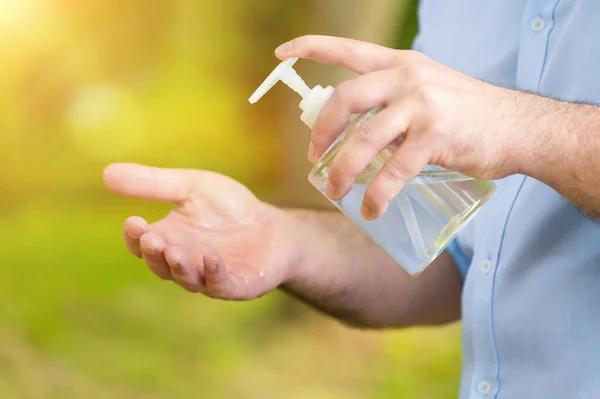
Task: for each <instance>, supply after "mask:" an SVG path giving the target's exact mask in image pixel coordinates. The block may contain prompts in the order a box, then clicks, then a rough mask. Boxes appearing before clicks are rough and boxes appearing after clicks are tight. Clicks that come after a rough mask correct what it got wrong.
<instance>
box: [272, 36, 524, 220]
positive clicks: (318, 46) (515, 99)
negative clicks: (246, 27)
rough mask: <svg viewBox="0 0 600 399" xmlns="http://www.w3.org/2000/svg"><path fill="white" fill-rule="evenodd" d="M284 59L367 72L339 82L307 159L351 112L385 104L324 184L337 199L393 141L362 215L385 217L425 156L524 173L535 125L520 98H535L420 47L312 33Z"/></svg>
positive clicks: (491, 172)
mask: <svg viewBox="0 0 600 399" xmlns="http://www.w3.org/2000/svg"><path fill="white" fill-rule="evenodd" d="M276 55H277V57H278V58H280V59H288V58H292V57H300V58H309V59H312V60H315V61H318V62H322V63H327V64H332V65H337V66H341V67H344V68H346V69H348V70H350V71H353V72H356V73H358V74H361V76H358V77H357V78H355V79H352V80H349V81H347V82H344V83H342V84H341V85H339V86H338V87H337V88H336V89H335V91H334V92H333V95H332V96H331V98H330V99H329V100H328V101H327V103H326V104H325V106H324V107H323V109H322V110H321V112H320V114H319V117H318V118H317V120H316V122H315V125H314V127H313V132H312V136H311V144H310V147H309V158H310V159H311V161H313V162H314V161H316V160H317V159H318V158H319V157H320V156H321V155H322V154H323V153H324V152H325V151H326V150H327V148H328V147H329V146H330V145H331V144H332V142H333V141H334V140H335V139H336V137H337V136H338V135H339V134H340V133H341V132H342V131H343V129H344V127H345V125H346V123H347V121H348V119H349V117H350V116H351V114H355V113H360V112H364V111H368V110H369V109H372V108H373V107H377V106H383V107H384V108H385V109H384V110H383V111H381V112H379V113H378V114H377V115H375V116H374V117H373V118H372V119H371V120H369V121H368V122H365V123H364V124H363V125H361V127H360V128H359V129H358V130H357V131H356V132H355V134H353V135H352V137H349V138H348V140H347V141H346V143H344V145H343V146H342V148H341V150H340V152H339V153H338V154H337V155H336V157H335V160H334V161H333V163H332V165H331V167H330V170H329V184H328V187H327V189H326V191H327V194H328V196H329V197H330V198H331V199H334V200H338V199H340V198H342V197H344V196H345V195H346V194H347V193H348V191H349V190H350V188H351V186H352V184H353V183H354V181H355V178H356V177H357V176H358V175H359V174H360V173H361V172H362V171H363V170H364V169H365V168H366V167H367V166H368V164H369V162H371V161H372V160H373V158H374V157H375V156H376V155H377V154H378V153H379V152H380V151H382V150H383V149H384V148H386V147H387V146H388V145H389V144H390V143H392V142H394V143H398V144H400V145H399V147H398V149H397V150H396V152H395V154H394V155H393V156H392V157H391V158H390V159H389V160H388V162H387V163H386V164H385V166H384V167H383V168H382V169H381V170H380V172H379V173H378V175H377V176H376V178H375V179H374V180H373V181H372V182H371V183H370V184H369V187H368V188H367V190H366V192H365V195H364V202H363V208H362V213H363V215H364V216H365V217H367V218H370V219H372V218H376V217H379V216H381V215H382V214H383V213H384V212H385V210H386V207H387V203H388V202H389V201H390V200H391V199H393V198H394V197H395V196H396V195H397V194H398V193H399V192H400V190H401V189H402V188H403V186H404V185H405V184H406V182H407V181H409V180H410V179H412V178H413V177H415V176H416V175H417V174H419V172H421V170H422V169H423V168H424V167H425V166H426V165H427V164H435V165H439V166H442V167H444V168H447V169H452V170H458V171H460V172H462V173H464V174H466V175H468V176H471V177H476V178H481V179H497V178H502V177H505V176H507V175H510V174H513V173H518V172H519V170H520V166H521V163H522V162H523V161H524V159H526V158H527V157H528V156H529V155H528V154H529V153H528V151H527V149H528V148H531V146H532V144H531V141H532V139H531V138H530V137H528V136H527V134H523V133H524V132H525V131H526V129H525V128H524V127H526V125H527V124H528V123H535V121H534V120H533V118H532V117H531V115H530V114H527V113H526V111H525V110H523V108H522V107H521V106H520V105H519V104H520V99H524V100H527V101H535V98H536V97H535V96H533V95H530V94H526V93H520V92H516V91H512V90H507V89H503V88H500V87H496V86H493V85H491V84H487V83H485V82H482V81H479V80H477V79H474V78H471V77H469V76H467V75H464V74H462V73H460V72H457V71H455V70H452V69H450V68H448V67H445V66H443V65H441V64H438V63H436V62H434V61H432V60H431V59H429V58H428V57H426V56H425V55H423V54H421V53H418V52H415V51H399V50H392V49H389V48H385V47H381V46H378V45H374V44H370V43H364V42H358V41H353V40H350V39H344V38H336V37H326V36H304V37H300V38H297V39H294V40H292V41H291V42H288V43H285V44H283V45H282V46H280V47H279V48H278V49H277V51H276Z"/></svg>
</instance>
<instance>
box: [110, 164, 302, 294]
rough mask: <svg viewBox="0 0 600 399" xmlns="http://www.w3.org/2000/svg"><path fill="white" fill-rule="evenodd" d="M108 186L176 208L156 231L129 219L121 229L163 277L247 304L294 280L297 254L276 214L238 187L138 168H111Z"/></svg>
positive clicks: (198, 174) (208, 176) (219, 178)
mask: <svg viewBox="0 0 600 399" xmlns="http://www.w3.org/2000/svg"><path fill="white" fill-rule="evenodd" d="M104 182H105V184H106V185H107V187H108V188H109V189H111V190H112V191H114V192H116V193H118V194H121V195H126V196H130V197H136V198H142V199H149V200H155V201H164V202H172V203H174V204H176V205H177V208H176V209H175V210H174V211H172V212H171V213H169V214H168V215H167V216H166V217H165V218H163V219H162V220H159V221H157V222H155V223H151V224H149V223H147V222H146V221H145V220H144V219H142V218H140V217H130V218H129V219H127V221H126V222H125V225H124V231H123V233H124V240H125V244H126V245H127V248H128V249H129V252H131V253H132V254H133V255H135V256H137V257H140V258H143V259H144V261H145V262H146V264H147V265H148V267H149V268H150V269H151V270H152V271H153V272H154V274H156V275H157V276H158V277H160V278H162V279H164V280H173V281H174V282H176V283H177V284H179V285H180V286H182V287H183V288H185V289H187V290H188V291H192V292H201V293H203V294H205V295H207V296H210V297H213V298H221V299H232V300H244V299H251V298H255V297H257V296H260V295H262V294H264V293H266V292H268V291H270V290H272V289H274V288H276V287H277V286H279V285H280V284H282V283H284V282H285V281H286V279H288V278H289V277H290V276H291V273H292V269H293V267H294V266H295V259H297V255H298V253H299V252H298V250H297V248H296V247H295V246H294V241H293V240H291V239H290V238H289V236H288V234H287V233H286V232H285V231H283V228H284V223H282V221H281V220H279V219H278V218H277V215H278V214H279V213H278V211H277V210H276V209H275V208H273V207H270V206H269V205H267V204H265V203H263V202H260V201H259V200H258V199H256V197H255V196H254V195H253V194H252V193H251V192H250V191H249V190H248V189H247V188H246V187H244V186H242V185H241V184H239V183H238V182H236V181H234V180H232V179H230V178H228V177H225V176H223V175H219V174H217V173H211V172H206V171H194V170H176V169H160V168H150V167H145V166H140V165H133V164H115V165H111V166H109V167H108V168H107V169H106V170H105V172H104Z"/></svg>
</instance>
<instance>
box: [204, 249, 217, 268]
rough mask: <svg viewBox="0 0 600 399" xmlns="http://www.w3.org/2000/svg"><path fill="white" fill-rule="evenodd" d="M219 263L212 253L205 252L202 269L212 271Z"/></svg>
mask: <svg viewBox="0 0 600 399" xmlns="http://www.w3.org/2000/svg"><path fill="white" fill-rule="evenodd" d="M218 264H219V259H218V258H216V257H215V256H214V255H213V254H210V253H209V254H205V255H204V269H205V270H206V272H208V273H214V272H216V271H217V265H218Z"/></svg>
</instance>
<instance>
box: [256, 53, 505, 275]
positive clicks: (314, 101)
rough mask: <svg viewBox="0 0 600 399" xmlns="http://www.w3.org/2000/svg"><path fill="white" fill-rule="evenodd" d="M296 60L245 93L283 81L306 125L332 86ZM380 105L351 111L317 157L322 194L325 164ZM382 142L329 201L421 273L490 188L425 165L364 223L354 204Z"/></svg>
mask: <svg viewBox="0 0 600 399" xmlns="http://www.w3.org/2000/svg"><path fill="white" fill-rule="evenodd" d="M297 60H298V59H297V58H292V59H289V60H286V61H283V62H281V63H280V64H279V65H278V66H277V67H276V68H275V70H274V71H273V72H272V73H271V75H269V77H267V79H266V80H265V81H264V82H263V84H262V85H261V86H260V87H259V88H258V89H257V90H256V92H254V94H253V95H252V96H251V97H250V99H249V101H250V103H252V104H253V103H255V102H256V101H258V100H259V99H260V98H261V97H262V96H263V95H264V94H265V93H266V92H267V91H268V90H269V89H270V88H271V87H273V85H274V84H275V83H277V82H278V81H280V80H281V81H283V82H284V83H285V84H286V85H288V86H289V87H290V88H291V89H292V90H294V91H295V92H297V93H298V94H299V95H300V96H301V97H302V101H301V102H300V108H301V109H302V111H303V113H302V115H301V116H300V119H301V120H302V121H303V122H304V123H305V124H306V125H308V126H309V127H311V128H312V126H313V125H314V122H315V120H316V118H317V116H318V114H319V111H320V110H321V108H322V107H323V105H324V104H325V102H326V101H327V99H328V98H329V96H331V94H332V93H333V87H331V86H328V87H326V88H323V87H321V86H315V87H314V88H313V89H311V88H310V87H308V86H307V85H306V83H304V81H303V80H302V78H300V76H298V74H297V73H296V71H295V70H294V69H293V65H294V63H295V62H296V61H297ZM380 110H381V107H377V108H374V109H372V110H370V111H368V112H366V113H363V114H357V115H353V116H352V118H351V119H350V121H349V122H348V125H347V126H346V128H345V129H344V131H343V132H342V134H341V135H340V136H339V137H338V138H337V139H336V141H335V142H334V143H333V144H332V145H331V146H330V147H329V149H328V150H327V151H326V152H325V154H323V156H322V157H321V158H320V159H319V160H318V161H317V163H316V164H315V166H314V167H313V169H312V171H311V172H310V175H309V181H310V182H311V183H312V184H313V185H314V186H315V187H316V188H317V189H318V190H319V191H320V192H321V193H322V194H323V195H325V186H326V185H327V181H328V179H329V168H330V166H331V164H332V162H333V159H334V158H335V156H336V155H337V153H338V151H339V150H340V148H341V146H343V145H344V143H345V141H346V140H347V139H348V137H350V136H351V135H352V134H353V132H354V131H356V129H357V128H358V127H359V126H360V125H361V124H363V123H365V122H366V121H367V120H369V119H370V118H372V117H373V116H374V115H375V114H376V113H377V112H379V111H380ZM394 149H395V148H393V146H391V145H390V146H388V147H387V148H386V149H385V150H383V151H382V152H381V153H379V154H378V155H377V156H376V157H375V158H374V159H373V161H371V163H370V164H369V166H368V167H367V168H366V169H365V170H364V171H363V173H361V174H360V175H359V176H358V177H357V178H356V180H355V182H354V185H353V186H352V188H351V190H350V192H349V193H348V194H347V195H346V196H345V197H344V198H342V199H341V200H339V201H332V200H330V201H331V202H332V203H333V204H334V205H335V206H336V207H337V208H338V209H339V210H340V211H342V212H343V213H344V214H345V215H346V216H347V217H349V218H350V219H351V220H352V221H353V222H354V223H355V224H357V225H358V226H359V227H360V228H362V229H363V231H364V232H365V233H366V234H367V235H369V236H370V237H371V238H372V239H373V241H374V242H375V243H377V244H378V245H379V246H380V247H381V248H382V249H383V250H385V251H386V252H387V253H388V254H389V255H390V256H391V257H392V258H394V259H395V260H396V261H397V262H398V263H399V264H400V265H401V266H402V267H403V268H404V269H405V270H406V271H407V272H408V273H409V274H411V275H416V274H419V273H420V272H422V271H423V270H424V269H425V268H426V267H427V266H429V265H430V264H431V262H433V260H434V259H435V258H436V257H437V256H438V255H439V254H440V253H441V252H442V251H443V250H444V249H445V248H446V247H447V246H448V244H449V243H450V242H451V241H452V240H453V239H454V238H455V237H456V235H457V234H458V233H459V232H460V230H461V229H462V228H463V227H464V226H465V225H466V224H467V223H468V222H469V221H470V220H471V219H472V218H473V217H474V216H475V214H476V213H477V211H478V210H479V209H480V208H481V207H482V206H483V204H485V203H486V202H487V200H488V199H489V198H490V196H491V195H492V193H493V192H494V190H495V187H496V186H495V184H494V183H493V182H491V181H487V180H479V179H473V178H470V177H467V176H465V175H463V174H461V173H459V172H456V171H450V170H447V169H444V168H441V167H437V166H433V165H428V166H427V167H425V169H423V171H421V173H420V174H419V175H418V176H417V177H415V178H414V179H412V180H411V181H410V182H408V184H406V185H405V187H404V189H403V190H402V191H401V192H400V193H399V194H398V195H397V196H396V198H394V199H393V200H392V201H390V203H389V205H388V209H387V210H386V212H385V213H384V214H383V215H382V216H381V217H379V218H378V219H376V220H372V221H367V220H365V219H364V218H363V217H362V216H361V214H360V207H361V204H362V201H363V196H364V193H365V190H366V188H367V186H368V184H369V183H370V182H371V180H373V178H374V177H375V175H376V174H377V172H378V171H379V170H380V169H381V167H382V166H383V165H384V164H385V162H386V161H387V159H388V158H390V157H391V156H392V155H393V153H394Z"/></svg>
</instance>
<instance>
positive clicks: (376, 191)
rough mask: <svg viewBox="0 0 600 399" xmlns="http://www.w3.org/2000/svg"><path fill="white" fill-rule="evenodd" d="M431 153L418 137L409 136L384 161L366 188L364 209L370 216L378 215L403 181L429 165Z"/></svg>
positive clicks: (405, 181) (401, 185)
mask: <svg viewBox="0 0 600 399" xmlns="http://www.w3.org/2000/svg"><path fill="white" fill-rule="evenodd" d="M429 159H430V153H429V151H428V150H427V147H426V146H423V145H420V143H419V141H418V140H416V139H411V138H410V136H407V139H406V140H405V141H404V142H403V143H402V145H401V146H400V147H399V148H398V150H397V151H396V153H395V154H394V155H393V156H392V157H391V158H390V159H389V160H388V161H387V162H386V163H385V165H383V167H382V168H381V170H380V171H379V172H378V173H377V176H375V178H374V179H373V181H372V182H371V183H370V184H369V186H368V187H367V189H366V191H365V195H364V199H363V205H362V208H361V213H362V215H363V217H364V218H365V219H367V220H373V219H377V218H378V217H380V216H381V215H383V214H384V213H385V211H386V209H387V205H388V202H389V201H391V200H392V199H393V198H394V197H396V195H398V193H399V192H400V190H402V188H403V187H404V185H405V184H406V183H407V182H408V181H409V180H411V179H412V178H414V177H415V176H417V175H418V174H419V173H420V172H421V171H422V170H423V168H424V167H425V166H426V165H427V163H428V162H429Z"/></svg>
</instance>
